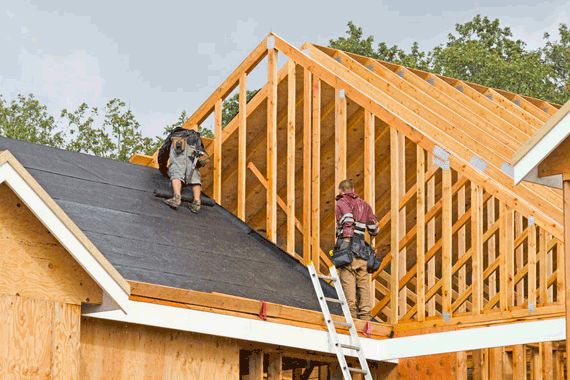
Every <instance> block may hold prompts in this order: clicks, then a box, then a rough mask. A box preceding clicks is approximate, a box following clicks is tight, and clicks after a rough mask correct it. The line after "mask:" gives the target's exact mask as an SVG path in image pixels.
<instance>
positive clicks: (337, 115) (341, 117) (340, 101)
mask: <svg viewBox="0 0 570 380" xmlns="http://www.w3.org/2000/svg"><path fill="white" fill-rule="evenodd" d="M346 117H347V115H346V96H345V94H344V90H340V89H335V112H334V126H335V134H334V137H335V139H334V142H335V145H334V146H335V180H334V185H335V188H336V186H338V184H339V183H340V181H342V180H344V179H346V178H347V176H346Z"/></svg>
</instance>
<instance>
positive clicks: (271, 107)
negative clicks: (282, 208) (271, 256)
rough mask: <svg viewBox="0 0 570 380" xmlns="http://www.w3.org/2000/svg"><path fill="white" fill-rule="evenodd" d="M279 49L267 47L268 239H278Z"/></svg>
mask: <svg viewBox="0 0 570 380" xmlns="http://www.w3.org/2000/svg"><path fill="white" fill-rule="evenodd" d="M277 84H278V83H277V51H276V50H275V49H274V48H268V49H267V85H268V92H267V206H266V207H267V216H266V236H267V240H269V241H271V242H273V243H275V242H276V241H277Z"/></svg>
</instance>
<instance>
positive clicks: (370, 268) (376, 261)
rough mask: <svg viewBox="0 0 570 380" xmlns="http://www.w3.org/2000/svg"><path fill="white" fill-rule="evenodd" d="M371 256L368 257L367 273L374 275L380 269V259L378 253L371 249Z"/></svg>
mask: <svg viewBox="0 0 570 380" xmlns="http://www.w3.org/2000/svg"><path fill="white" fill-rule="evenodd" d="M370 251H371V254H370V255H369V256H368V260H367V261H366V271H367V272H368V273H374V272H376V271H377V270H378V268H380V262H381V260H380V258H379V257H376V253H375V252H374V251H372V248H371V249H370Z"/></svg>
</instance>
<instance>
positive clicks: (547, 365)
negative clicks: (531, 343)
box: [538, 342, 554, 379]
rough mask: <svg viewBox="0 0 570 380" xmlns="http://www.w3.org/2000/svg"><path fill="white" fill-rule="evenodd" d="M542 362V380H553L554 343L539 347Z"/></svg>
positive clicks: (544, 343)
mask: <svg viewBox="0 0 570 380" xmlns="http://www.w3.org/2000/svg"><path fill="white" fill-rule="evenodd" d="M538 349H539V353H540V357H541V360H542V378H543V379H553V378H554V376H553V368H552V367H553V364H552V342H542V343H539V345H538Z"/></svg>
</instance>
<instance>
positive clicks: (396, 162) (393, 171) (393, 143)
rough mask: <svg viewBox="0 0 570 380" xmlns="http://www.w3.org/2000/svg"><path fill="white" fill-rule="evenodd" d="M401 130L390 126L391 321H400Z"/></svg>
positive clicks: (393, 322) (394, 322)
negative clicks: (399, 139)
mask: <svg viewBox="0 0 570 380" xmlns="http://www.w3.org/2000/svg"><path fill="white" fill-rule="evenodd" d="M398 135H399V132H398V131H397V130H396V129H394V128H390V183H391V184H392V187H391V189H390V214H391V215H390V216H391V221H390V250H391V255H392V262H391V267H390V319H389V321H390V323H392V324H396V323H398V318H399V313H398V294H399V289H400V286H399V278H400V276H399V268H398V263H399V260H398V257H399V253H400V223H399V222H400V212H399V210H400V188H399V186H398V185H397V184H399V183H400V168H399V166H400V154H399V149H398V148H399V145H400V144H399V141H398V138H399V136H398Z"/></svg>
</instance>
